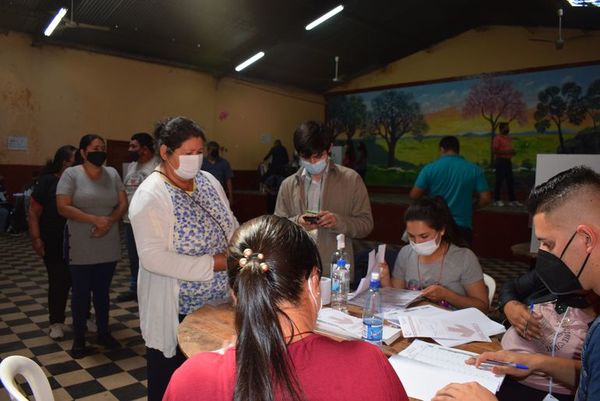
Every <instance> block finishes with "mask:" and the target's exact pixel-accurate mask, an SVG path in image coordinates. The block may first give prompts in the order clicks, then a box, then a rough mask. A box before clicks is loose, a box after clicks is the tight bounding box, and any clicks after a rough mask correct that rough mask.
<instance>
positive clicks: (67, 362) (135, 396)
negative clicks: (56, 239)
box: [0, 235, 146, 401]
mask: <svg viewBox="0 0 600 401" xmlns="http://www.w3.org/2000/svg"><path fill="white" fill-rule="evenodd" d="M123 256H126V252H125V251H124V253H123ZM125 260H126V258H125V257H123V258H122V260H121V262H119V264H118V265H117V269H116V272H115V277H114V279H113V283H112V289H111V309H110V322H109V324H110V330H111V332H112V334H113V336H114V337H115V338H117V339H118V340H119V341H120V342H121V343H122V344H123V348H121V349H118V350H107V349H100V348H99V351H100V352H99V353H97V354H95V355H90V356H88V357H85V358H82V359H78V360H74V359H72V358H71V357H70V355H69V354H68V353H67V352H66V351H67V350H69V349H70V348H71V339H72V336H71V333H70V332H69V333H66V337H65V339H64V340H62V341H55V340H52V339H51V338H50V337H48V311H47V305H48V303H47V288H48V282H47V278H46V270H45V268H44V265H43V263H42V261H41V260H40V259H39V258H38V257H37V255H35V253H34V252H33V250H32V249H31V246H30V244H29V239H28V238H27V237H26V236H20V237H11V236H8V235H0V358H4V357H6V356H8V355H15V354H17V355H23V356H26V357H29V358H32V359H33V360H34V361H36V362H37V363H38V364H39V365H40V366H42V368H43V369H44V371H45V372H46V374H47V376H48V377H49V381H50V385H51V387H52V389H53V392H54V398H55V400H56V401H61V400H73V399H77V400H89V401H92V400H145V399H146V361H145V358H144V354H145V348H144V344H143V341H142V337H141V335H140V333H139V320H138V312H137V304H136V303H135V302H133V301H131V302H124V303H117V302H116V297H117V295H119V294H120V293H122V292H125V291H126V290H127V288H128V280H129V268H128V266H127V265H126V264H125V263H124V261H125ZM67 315H68V316H70V308H69V310H68V312H67ZM67 323H69V324H70V323H71V318H70V317H68V318H67ZM90 339H93V335H92V337H90ZM8 399H9V398H8V395H7V394H6V392H5V391H4V390H3V389H2V391H0V401H4V400H8Z"/></svg>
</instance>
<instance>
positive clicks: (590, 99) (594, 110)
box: [583, 79, 600, 130]
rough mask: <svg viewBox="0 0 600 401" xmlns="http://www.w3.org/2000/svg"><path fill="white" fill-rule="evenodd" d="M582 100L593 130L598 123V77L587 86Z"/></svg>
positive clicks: (599, 111)
mask: <svg viewBox="0 0 600 401" xmlns="http://www.w3.org/2000/svg"><path fill="white" fill-rule="evenodd" d="M583 101H584V103H585V108H586V110H587V113H588V115H589V116H590V117H591V119H592V124H594V130H595V129H597V128H598V125H600V79H597V80H595V81H594V82H592V83H591V84H590V86H588V89H587V92H586V94H585V97H584V99H583Z"/></svg>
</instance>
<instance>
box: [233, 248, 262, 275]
mask: <svg viewBox="0 0 600 401" xmlns="http://www.w3.org/2000/svg"><path fill="white" fill-rule="evenodd" d="M242 254H243V255H244V257H243V258H240V261H239V264H240V269H243V268H245V267H246V266H247V265H248V262H251V261H254V260H258V261H259V263H258V267H259V268H260V270H261V271H263V272H266V271H267V270H269V265H267V264H266V263H265V262H261V260H264V259H265V255H263V254H262V253H254V252H252V249H250V248H246V249H244V252H242ZM252 265H254V264H252Z"/></svg>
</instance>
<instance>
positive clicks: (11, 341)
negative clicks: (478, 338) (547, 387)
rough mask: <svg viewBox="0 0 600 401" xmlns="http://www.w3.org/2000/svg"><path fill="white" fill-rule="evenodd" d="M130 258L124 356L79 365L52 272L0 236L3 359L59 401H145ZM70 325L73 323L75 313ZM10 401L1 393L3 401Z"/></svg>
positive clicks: (117, 329)
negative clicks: (12, 358) (26, 365)
mask: <svg viewBox="0 0 600 401" xmlns="http://www.w3.org/2000/svg"><path fill="white" fill-rule="evenodd" d="M126 256H127V252H126V250H125V246H124V244H123V246H122V258H121V261H120V262H119V263H118V264H117V269H116V272H115V276H114V279H113V283H112V288H111V309H110V329H111V332H112V334H113V335H114V337H115V338H117V339H118V340H119V341H120V342H121V343H122V344H123V348H122V349H119V350H102V349H100V352H99V353H97V354H94V355H90V356H88V357H85V358H82V359H78V360H73V359H72V358H71V357H70V356H69V354H68V353H67V352H66V351H67V350H69V349H70V348H71V334H70V333H66V338H65V339H64V340H61V341H55V340H52V339H51V338H50V337H48V310H47V306H48V303H47V293H46V291H47V288H48V282H47V278H46V270H45V268H44V265H43V263H42V261H41V260H40V259H39V258H38V257H37V255H35V253H34V252H33V250H32V249H31V246H30V242H29V239H28V238H27V236H25V235H22V236H18V237H12V236H8V235H0V318H1V319H0V358H4V357H6V356H8V355H15V354H18V355H23V356H27V357H29V358H32V359H33V360H34V361H36V362H37V363H38V364H39V365H40V366H42V368H43V369H44V371H45V372H46V374H47V376H48V377H49V381H50V384H51V386H52V389H53V392H54V398H55V400H56V401H62V400H72V399H77V400H89V401H92V400H120V401H125V400H138V399H139V400H145V399H146V363H145V359H144V352H145V348H144V344H143V340H142V338H141V335H140V329H139V320H138V314H137V304H136V303H135V302H133V301H131V302H123V303H118V302H116V297H117V296H118V295H119V294H121V293H124V292H126V291H127V289H128V284H129V268H128V266H127V265H126V263H125V262H126V260H127V257H126ZM481 264H482V266H483V269H484V271H485V272H486V273H488V274H490V275H491V276H492V277H494V278H495V279H496V282H497V285H498V288H500V286H501V285H502V284H503V283H504V282H505V281H506V280H507V279H510V278H512V277H515V276H518V275H520V274H522V273H524V272H525V271H527V269H528V265H527V264H525V263H522V262H512V261H505V260H499V259H482V260H481ZM67 316H69V317H68V318H67V322H66V323H69V324H70V323H71V318H70V309H68V310H67ZM5 400H8V395H7V394H6V392H5V391H3V390H2V391H0V401H5Z"/></svg>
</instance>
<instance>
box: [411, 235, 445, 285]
mask: <svg viewBox="0 0 600 401" xmlns="http://www.w3.org/2000/svg"><path fill="white" fill-rule="evenodd" d="M449 249H450V245H448V248H446V250H445V251H444V254H443V255H442V263H441V265H440V274H439V276H438V281H437V284H440V285H441V284H442V276H443V275H444V260H446V254H447V253H448V250H449ZM417 274H418V276H419V289H421V290H423V289H424V288H423V278H422V277H421V264H420V262H419V254H417Z"/></svg>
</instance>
